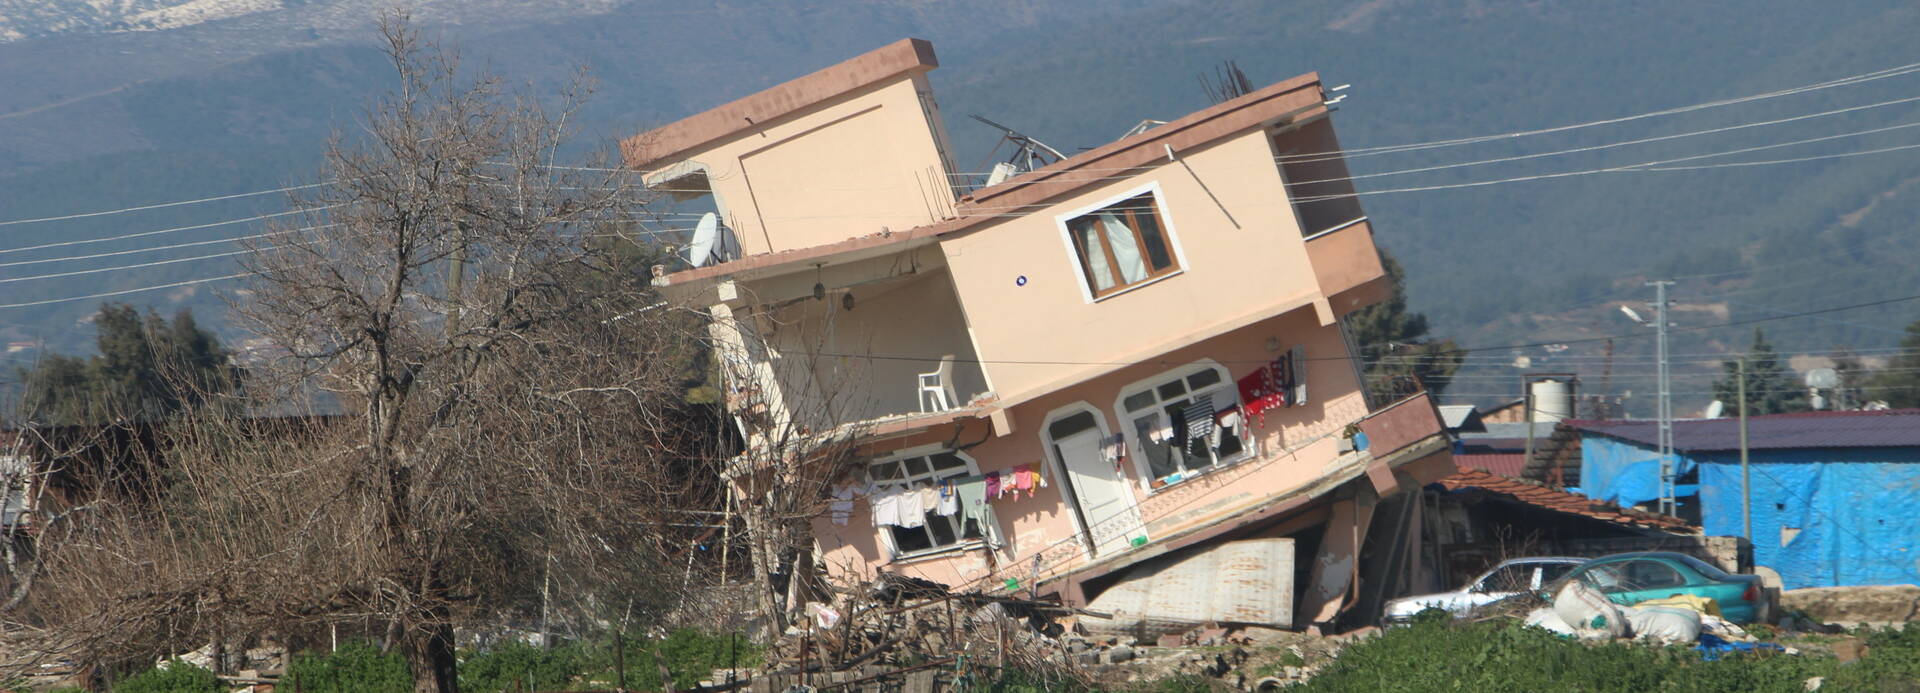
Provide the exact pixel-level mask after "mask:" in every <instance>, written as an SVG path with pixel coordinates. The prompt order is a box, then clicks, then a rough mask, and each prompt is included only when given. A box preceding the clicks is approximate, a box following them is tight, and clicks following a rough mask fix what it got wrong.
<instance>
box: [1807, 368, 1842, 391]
mask: <svg viewBox="0 0 1920 693" xmlns="http://www.w3.org/2000/svg"><path fill="white" fill-rule="evenodd" d="M1807 387H1820V388H1827V387H1840V374H1839V373H1837V372H1835V371H1834V370H1833V369H1831V368H1815V369H1813V370H1810V371H1807Z"/></svg>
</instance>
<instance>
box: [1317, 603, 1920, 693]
mask: <svg viewBox="0 0 1920 693" xmlns="http://www.w3.org/2000/svg"><path fill="white" fill-rule="evenodd" d="M1876 654H1878V653H1876ZM1840 668H1843V667H1837V666H1836V663H1835V660H1834V659H1833V658H1831V657H1823V656H1813V655H1786V654H1780V653H1771V652H1761V653H1753V654H1742V655H1729V656H1727V657H1725V658H1723V659H1720V660H1718V661H1712V662H1709V661H1703V660H1702V659H1701V657H1700V653H1699V652H1697V651H1695V650H1694V649H1693V648H1691V647H1657V646H1652V645H1648V644H1646V643H1625V642H1608V643H1599V644H1594V643H1584V642H1579V641H1576V640H1571V639H1567V638H1563V637H1560V636H1558V635H1554V634H1552V633H1549V632H1547V631H1544V630H1540V629H1537V628H1527V627H1523V626H1519V625H1517V624H1515V623H1513V622H1511V621H1489V622H1482V623H1472V624H1456V623H1448V622H1444V621H1433V620H1425V619H1418V620H1416V622H1415V623H1414V624H1413V625H1412V626H1409V627H1406V628H1394V629H1390V630H1388V631H1387V632H1385V633H1383V634H1381V635H1380V636H1379V637H1376V638H1373V639H1371V640H1368V641H1366V642H1362V643H1357V644H1355V645H1353V646H1351V647H1348V648H1347V649H1345V650H1343V651H1341V653H1340V655H1339V657H1337V658H1336V659H1335V660H1334V661H1333V662H1332V663H1331V664H1330V665H1328V667H1327V668H1326V669H1325V670H1323V671H1322V672H1321V673H1320V674H1319V675H1317V676H1315V677H1314V678H1313V679H1312V680H1310V681H1309V682H1308V683H1307V684H1306V685H1304V686H1302V687H1301V688H1299V689H1298V690H1300V691H1303V692H1304V691H1363V690H1380V691H1443V690H1444V691H1456V690H1458V691H1591V692H1594V693H1601V692H1608V691H1619V692H1620V693H1630V692H1638V691H1652V690H1674V691H1700V692H1703V693H1714V692H1719V691H1724V692H1726V693H1735V692H1738V693H1750V692H1757V691H1779V692H1781V693H1795V692H1799V691H1804V690H1805V682H1806V680H1807V679H1808V678H1811V677H1814V676H1828V677H1829V678H1830V680H1829V685H1831V684H1833V683H1834V681H1832V680H1831V678H1832V676H1833V675H1834V673H1835V671H1836V669H1840ZM1901 671H1908V670H1901ZM1891 673H1892V672H1889V674H1891ZM1908 673H1920V670H1911V671H1908ZM1838 690H1856V689H1855V688H1851V687H1846V686H1841V687H1840V688H1838ZM1867 690H1876V689H1873V688H1868V689H1867Z"/></svg>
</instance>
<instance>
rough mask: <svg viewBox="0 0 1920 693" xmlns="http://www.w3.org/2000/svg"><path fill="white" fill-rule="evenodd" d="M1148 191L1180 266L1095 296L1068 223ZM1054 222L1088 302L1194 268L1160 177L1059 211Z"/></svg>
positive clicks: (1123, 292)
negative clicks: (1190, 262) (1158, 179)
mask: <svg viewBox="0 0 1920 693" xmlns="http://www.w3.org/2000/svg"><path fill="white" fill-rule="evenodd" d="M1146 193H1152V194H1153V206H1154V209H1155V211H1158V212H1159V213H1160V226H1161V229H1160V230H1161V231H1162V232H1163V233H1165V234H1166V236H1167V239H1166V240H1167V245H1168V246H1171V247H1169V248H1168V249H1167V250H1168V252H1171V253H1173V261H1174V262H1175V263H1176V264H1178V265H1179V267H1175V268H1174V269H1173V271H1172V272H1168V273H1166V274H1163V275H1160V276H1158V277H1153V278H1151V279H1147V280H1145V281H1142V282H1140V283H1138V284H1134V285H1132V286H1129V287H1127V288H1124V289H1120V290H1118V291H1115V292H1113V293H1110V294H1107V295H1105V296H1100V297H1098V298H1095V297H1094V295H1093V286H1092V285H1090V284H1088V283H1087V268H1086V266H1085V265H1084V264H1083V263H1081V262H1080V252H1079V251H1077V250H1074V245H1073V232H1072V231H1071V230H1069V229H1068V228H1067V222H1069V221H1073V220H1074V219H1078V218H1080V217H1084V216H1086V215H1088V214H1092V213H1094V212H1098V211H1100V210H1102V209H1105V208H1107V207H1112V206H1114V205H1116V204H1119V203H1121V202H1125V201H1127V200H1128V199H1131V198H1134V197H1139V196H1140V195H1143V194H1146ZM1053 225H1054V226H1055V227H1056V228H1058V229H1059V230H1060V242H1061V243H1062V244H1063V246H1064V247H1065V248H1066V250H1067V262H1069V263H1071V264H1072V265H1073V276H1074V277H1076V279H1075V280H1074V283H1075V284H1077V285H1079V287H1080V298H1081V300H1083V301H1085V302H1087V303H1097V302H1099V301H1105V300H1107V299H1110V298H1113V297H1115V296H1120V295H1123V294H1127V293H1130V292H1133V291H1135V290H1138V289H1142V288H1145V287H1148V286H1152V285H1154V284H1158V283H1160V282H1163V281H1166V280H1168V279H1172V278H1174V277H1178V276H1180V275H1182V274H1186V273H1187V270H1189V269H1192V268H1193V266H1192V265H1189V264H1187V253H1186V250H1184V249H1183V248H1181V246H1180V232H1179V231H1177V230H1175V228H1174V223H1173V212H1172V210H1170V209H1168V205H1167V194H1166V192H1165V191H1163V190H1162V189H1161V187H1160V181H1157V180H1156V181H1150V182H1148V183H1146V184H1144V185H1140V186H1138V187H1134V188H1132V189H1129V190H1125V191H1122V192H1119V193H1116V194H1114V195H1112V196H1109V197H1107V198H1105V199H1103V200H1101V201H1100V202H1097V203H1094V204H1090V205H1086V206H1084V207H1080V208H1078V209H1075V210H1072V211H1069V212H1066V213H1064V214H1056V215H1054V217H1053Z"/></svg>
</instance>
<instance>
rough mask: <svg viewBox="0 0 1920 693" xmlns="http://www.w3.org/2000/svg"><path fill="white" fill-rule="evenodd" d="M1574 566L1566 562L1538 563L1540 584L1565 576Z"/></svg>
mask: <svg viewBox="0 0 1920 693" xmlns="http://www.w3.org/2000/svg"><path fill="white" fill-rule="evenodd" d="M1573 569H1574V566H1572V565H1568V564H1566V563H1542V564H1541V565H1540V584H1542V585H1544V584H1547V583H1549V582H1553V581H1554V580H1558V579H1560V578H1562V577H1565V576H1566V574H1567V571H1570V570H1573Z"/></svg>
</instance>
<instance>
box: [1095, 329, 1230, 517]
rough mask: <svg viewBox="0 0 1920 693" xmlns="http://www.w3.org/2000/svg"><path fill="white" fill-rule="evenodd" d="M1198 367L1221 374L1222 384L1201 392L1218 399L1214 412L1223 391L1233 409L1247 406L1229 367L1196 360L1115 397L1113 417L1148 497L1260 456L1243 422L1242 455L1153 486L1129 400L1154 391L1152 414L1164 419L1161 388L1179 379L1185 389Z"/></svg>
mask: <svg viewBox="0 0 1920 693" xmlns="http://www.w3.org/2000/svg"><path fill="white" fill-rule="evenodd" d="M1199 368H1212V369H1214V370H1216V371H1219V373H1220V383H1219V384H1217V385H1212V386H1209V388H1210V389H1207V390H1203V391H1202V392H1208V393H1214V394H1215V397H1214V404H1215V411H1218V410H1219V408H1220V402H1221V401H1222V400H1221V399H1220V397H1219V395H1218V393H1220V392H1223V391H1224V392H1226V393H1227V397H1228V401H1231V402H1232V406H1233V407H1235V408H1238V407H1240V406H1242V405H1244V404H1245V402H1241V401H1240V387H1239V384H1238V381H1236V380H1234V377H1233V371H1231V370H1228V369H1227V367H1226V366H1223V365H1221V364H1220V362H1219V361H1215V360H1213V359H1200V360H1198V361H1193V362H1190V363H1187V364H1185V365H1181V366H1176V367H1174V368H1169V369H1167V370H1164V371H1161V372H1160V373H1158V374H1156V375H1154V376H1153V377H1150V378H1141V379H1140V380H1136V381H1134V382H1132V383H1128V384H1127V385H1126V386H1125V387H1122V388H1120V392H1119V394H1118V395H1115V396H1114V398H1113V416H1114V418H1115V419H1118V420H1119V422H1120V423H1119V425H1120V427H1121V428H1120V430H1121V431H1124V432H1125V433H1126V434H1127V454H1128V455H1130V456H1132V457H1133V469H1134V472H1135V473H1136V474H1137V475H1138V476H1139V479H1140V488H1141V489H1142V490H1144V491H1146V492H1147V493H1149V494H1152V493H1157V492H1160V491H1165V490H1167V489H1171V488H1174V487H1177V486H1179V485H1181V484H1184V483H1186V482H1187V481H1188V480H1190V479H1193V478H1196V477H1200V476H1205V475H1207V474H1209V473H1212V472H1213V471H1215V470H1219V469H1224V468H1227V467H1231V466H1233V465H1236V464H1239V463H1241V462H1244V461H1246V460H1250V459H1253V458H1256V457H1259V456H1260V440H1259V438H1258V437H1256V436H1253V435H1249V434H1247V433H1246V431H1247V429H1248V424H1249V423H1250V422H1247V421H1244V420H1243V421H1241V423H1240V430H1241V434H1240V452H1239V453H1236V454H1234V455H1232V456H1229V457H1222V458H1217V459H1215V460H1214V462H1213V466H1211V467H1208V468H1206V469H1203V470H1200V471H1197V472H1190V473H1189V474H1190V475H1189V476H1186V477H1185V478H1182V479H1181V480H1179V481H1175V482H1173V483H1170V484H1167V485H1165V486H1161V487H1160V488H1154V487H1153V482H1154V480H1155V479H1157V478H1158V477H1155V476H1154V475H1153V466H1152V465H1151V464H1149V463H1148V461H1147V450H1146V446H1145V445H1143V444H1142V441H1141V440H1140V431H1139V429H1138V427H1137V426H1135V425H1134V423H1133V420H1134V418H1135V417H1134V415H1133V413H1132V412H1129V411H1127V404H1126V402H1127V398H1128V397H1129V396H1132V395H1135V394H1138V393H1140V392H1153V393H1154V400H1155V401H1154V405H1153V409H1152V410H1151V411H1153V412H1156V413H1159V414H1161V415H1163V416H1164V415H1165V414H1166V407H1165V402H1164V401H1162V400H1161V399H1160V393H1159V392H1158V388H1159V387H1160V386H1161V385H1164V384H1166V383H1167V381H1169V380H1172V379H1174V378H1176V377H1177V378H1179V379H1180V381H1181V386H1182V387H1186V379H1187V377H1188V376H1190V375H1192V374H1193V371H1194V370H1196V369H1199ZM1192 395H1193V391H1192V390H1188V391H1187V392H1186V393H1185V395H1183V396H1187V397H1191V396H1192ZM1168 424H1169V425H1178V424H1177V422H1171V421H1170V422H1168Z"/></svg>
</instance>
